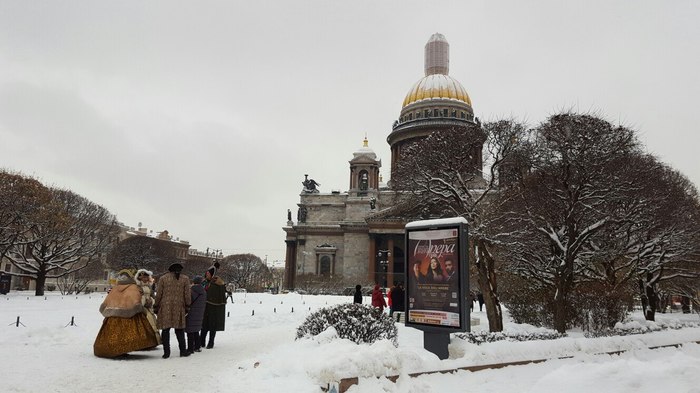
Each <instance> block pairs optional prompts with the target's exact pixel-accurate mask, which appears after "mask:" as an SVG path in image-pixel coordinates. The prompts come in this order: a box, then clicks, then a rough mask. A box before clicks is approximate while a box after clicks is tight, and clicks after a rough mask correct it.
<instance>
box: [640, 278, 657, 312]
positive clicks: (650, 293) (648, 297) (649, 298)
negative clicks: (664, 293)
mask: <svg viewBox="0 0 700 393" xmlns="http://www.w3.org/2000/svg"><path fill="white" fill-rule="evenodd" d="M652 277H653V275H652V274H651V273H647V275H646V280H640V283H639V285H640V287H641V288H640V289H641V298H642V307H643V308H642V311H643V312H644V319H646V320H647V321H654V320H655V318H656V308H657V307H658V305H659V294H658V293H657V291H656V284H654V283H652V282H651V279H652Z"/></svg>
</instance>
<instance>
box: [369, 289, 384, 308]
mask: <svg viewBox="0 0 700 393" xmlns="http://www.w3.org/2000/svg"><path fill="white" fill-rule="evenodd" d="M372 307H376V308H378V309H379V311H384V307H386V301H385V300H384V294H383V293H382V291H381V289H379V284H374V289H373V290H372Z"/></svg>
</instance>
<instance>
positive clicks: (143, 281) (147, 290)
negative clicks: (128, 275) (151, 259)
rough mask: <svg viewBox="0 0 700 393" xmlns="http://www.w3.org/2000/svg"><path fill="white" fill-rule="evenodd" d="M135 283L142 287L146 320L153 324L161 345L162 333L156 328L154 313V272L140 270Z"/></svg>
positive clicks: (137, 272)
mask: <svg viewBox="0 0 700 393" xmlns="http://www.w3.org/2000/svg"><path fill="white" fill-rule="evenodd" d="M134 281H135V282H136V285H138V286H139V287H141V293H142V295H141V304H143V308H144V312H145V313H146V318H148V323H150V324H151V327H152V328H153V331H154V332H155V334H156V337H157V338H158V344H160V332H159V331H158V327H157V326H156V315H155V314H154V313H153V303H154V302H155V299H154V296H153V289H152V288H153V272H151V271H149V270H146V269H139V270H137V271H136V277H135V278H134Z"/></svg>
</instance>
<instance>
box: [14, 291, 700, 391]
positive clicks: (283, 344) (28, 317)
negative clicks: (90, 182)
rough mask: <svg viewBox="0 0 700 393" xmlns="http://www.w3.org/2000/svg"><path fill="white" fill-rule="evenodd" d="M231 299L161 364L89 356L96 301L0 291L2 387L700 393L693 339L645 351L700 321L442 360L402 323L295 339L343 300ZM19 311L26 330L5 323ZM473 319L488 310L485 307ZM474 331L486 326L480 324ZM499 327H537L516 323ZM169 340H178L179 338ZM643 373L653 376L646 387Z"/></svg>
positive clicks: (681, 337) (137, 357)
mask: <svg viewBox="0 0 700 393" xmlns="http://www.w3.org/2000/svg"><path fill="white" fill-rule="evenodd" d="M234 296H235V299H234V300H235V301H236V303H235V304H229V305H228V306H227V312H230V317H228V318H227V321H226V331H224V332H220V333H219V334H218V335H217V337H216V345H215V348H214V349H211V350H207V349H204V350H203V351H202V352H201V353H197V354H194V355H192V356H190V357H187V358H180V357H178V356H177V352H175V351H174V352H173V355H174V356H173V357H171V358H170V359H167V360H164V359H161V354H162V350H161V349H160V348H158V349H157V350H154V351H146V352H137V353H132V354H130V355H129V357H128V358H127V359H125V360H110V359H100V358H96V357H95V356H93V354H92V343H93V341H94V339H95V336H96V334H97V331H98V330H99V328H100V325H101V323H102V317H101V315H100V314H99V312H98V311H97V309H98V307H99V304H100V303H101V301H102V298H101V296H94V295H93V296H89V297H86V296H79V297H78V298H77V299H76V297H75V296H73V297H61V296H60V295H58V296H56V294H50V295H48V296H47V298H46V300H44V298H43V297H42V298H36V297H33V296H27V295H26V294H21V293H20V294H18V293H12V294H11V295H10V296H8V297H0V369H1V370H3V374H2V375H3V377H2V383H3V385H2V391H3V392H4V391H8V392H80V391H83V392H111V391H114V390H117V389H123V388H125V387H126V388H129V389H131V388H132V387H133V386H141V387H143V388H144V389H147V390H148V391H171V392H200V391H206V392H207V393H211V392H276V391H284V392H320V388H319V386H321V385H323V384H324V383H325V382H329V381H337V380H339V379H340V378H344V377H348V376H366V377H368V378H361V380H360V383H359V385H357V386H355V387H353V388H352V389H353V390H351V391H353V392H377V391H385V392H416V393H418V392H421V393H423V392H440V393H444V392H446V391H460V392H476V391H478V392H479V393H489V392H509V391H512V392H527V393H529V392H532V393H535V392H538V393H553V392H557V393H561V392H576V393H578V392H584V391H585V392H586V393H591V391H596V390H597V391H599V392H624V393H632V392H635V393H639V392H649V393H652V392H654V393H658V392H659V391H668V392H674V393H676V392H683V393H686V392H691V393H700V390H697V389H696V388H694V387H695V386H699V387H700V377H699V376H698V375H696V373H695V371H696V370H698V369H700V360H699V359H700V349H699V347H700V346H698V345H689V346H684V347H683V348H681V349H663V350H657V351H649V350H646V349H643V348H644V347H645V346H652V345H665V344H669V343H677V342H684V341H695V340H700V328H686V329H681V330H677V331H663V332H656V333H652V334H645V335H638V336H627V337H613V338H600V339H585V338H582V337H580V335H576V334H572V336H571V337H567V338H563V339H558V340H549V341H530V342H517V343H508V342H496V343H490V344H484V345H481V346H475V345H473V344H468V343H466V342H463V341H461V340H453V343H452V344H450V359H447V360H443V361H440V360H439V359H437V357H435V356H434V355H433V354H431V353H429V352H426V351H425V350H424V349H423V348H422V333H421V332H420V331H418V330H416V329H412V328H407V327H405V326H403V325H398V331H399V347H398V348H395V347H393V346H392V345H391V344H389V343H388V342H386V341H384V342H378V343H375V344H372V345H356V344H354V343H352V342H349V341H347V340H339V339H332V338H330V337H326V338H324V339H316V340H307V339H304V340H294V335H295V330H296V328H297V326H299V325H300V324H301V322H302V321H303V320H304V318H305V317H306V316H307V315H308V314H309V312H310V311H309V308H311V309H312V310H316V309H318V308H320V307H324V306H326V305H332V304H336V303H342V302H348V301H349V300H350V299H349V298H347V297H333V296H304V297H301V296H299V295H295V294H288V295H266V294H248V295H247V296H245V297H241V296H240V295H239V294H236V295H234ZM292 307H293V308H294V312H292V311H291V309H292ZM253 311H254V315H252V314H253ZM18 315H19V316H20V317H21V321H22V322H23V323H25V324H26V325H27V327H19V328H17V327H15V326H14V325H12V326H8V325H9V324H10V323H11V322H13V321H15V319H16V317H17V316H18ZM473 316H475V317H480V316H481V317H483V313H475V314H473ZM71 317H75V321H76V323H77V326H69V327H65V325H66V324H67V323H68V322H70V319H71ZM662 317H663V318H687V319H688V320H693V321H697V319H698V317H697V315H688V316H683V315H680V314H675V315H665V316H660V318H662ZM480 328H485V324H484V323H482V325H481V326H480ZM506 328H507V329H512V330H518V331H535V330H537V329H536V328H533V327H529V326H526V325H515V324H513V323H512V322H508V323H507V324H506ZM171 341H172V343H173V344H175V343H176V340H175V339H174V337H172V339H171ZM173 349H174V348H173ZM617 349H632V351H631V352H630V353H628V354H623V355H620V356H608V355H605V356H594V355H590V354H592V353H598V352H604V351H611V350H617ZM568 354H575V357H574V358H573V359H565V360H553V361H548V362H546V363H541V364H536V365H528V366H517V367H508V368H506V369H502V370H490V371H481V372H476V373H471V372H466V371H460V372H457V373H454V374H451V375H450V374H448V375H446V374H435V375H425V376H421V377H418V378H410V379H409V378H408V377H407V374H408V373H412V372H416V371H429V370H438V369H450V368H457V367H463V366H466V365H475V364H489V363H498V362H504V361H516V360H522V359H533V358H553V357H557V356H565V355H568ZM255 362H260V364H259V366H258V367H254V364H255ZM395 374H400V375H403V376H402V377H400V378H399V380H398V381H397V383H396V384H394V383H391V382H389V381H388V380H386V379H385V378H381V379H377V378H376V377H374V376H375V375H395ZM370 376H371V377H370ZM644 376H650V377H652V378H653V379H654V380H653V381H651V382H649V383H646V382H642V381H643V378H642V377H644ZM570 382H573V383H570ZM608 386H610V387H612V388H608ZM660 386H663V387H668V389H665V388H664V389H661V388H659V387H660ZM693 389H695V390H693Z"/></svg>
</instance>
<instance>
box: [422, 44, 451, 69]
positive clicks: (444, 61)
mask: <svg viewBox="0 0 700 393" xmlns="http://www.w3.org/2000/svg"><path fill="white" fill-rule="evenodd" d="M449 73H450V44H449V43H448V42H447V39H445V36H444V35H442V34H440V33H435V34H433V35H432V36H431V37H430V39H429V40H428V43H427V44H425V76H428V75H433V74H443V75H448V74H449Z"/></svg>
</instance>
